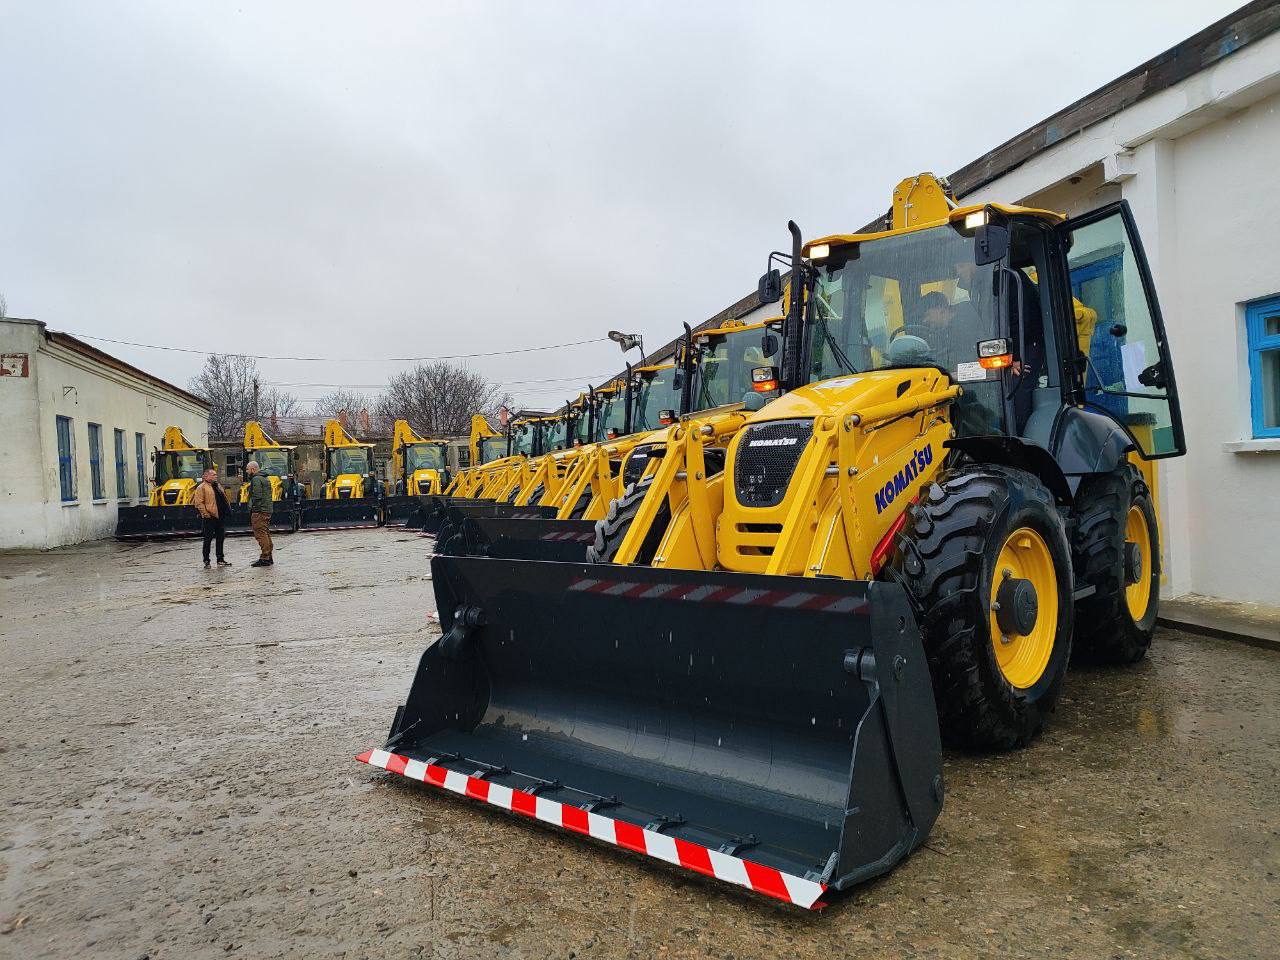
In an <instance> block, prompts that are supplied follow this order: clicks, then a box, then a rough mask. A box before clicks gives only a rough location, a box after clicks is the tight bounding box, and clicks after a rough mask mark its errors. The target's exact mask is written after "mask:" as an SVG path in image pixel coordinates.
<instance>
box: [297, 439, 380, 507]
mask: <svg viewBox="0 0 1280 960" xmlns="http://www.w3.org/2000/svg"><path fill="white" fill-rule="evenodd" d="M373 448H374V445H373V444H372V443H361V442H360V441H359V440H357V439H355V438H354V437H352V436H351V435H350V434H348V433H347V431H346V430H345V429H343V426H342V422H341V421H339V420H329V421H327V422H326V423H325V425H324V477H325V479H324V486H323V494H322V496H321V497H320V498H318V499H315V500H304V501H303V503H302V518H301V522H300V526H301V528H302V529H304V530H342V529H348V528H351V527H376V526H378V525H379V524H380V523H381V522H382V501H381V498H382V489H381V485H380V484H379V482H378V477H377V473H376V472H375V470H374V462H373Z"/></svg>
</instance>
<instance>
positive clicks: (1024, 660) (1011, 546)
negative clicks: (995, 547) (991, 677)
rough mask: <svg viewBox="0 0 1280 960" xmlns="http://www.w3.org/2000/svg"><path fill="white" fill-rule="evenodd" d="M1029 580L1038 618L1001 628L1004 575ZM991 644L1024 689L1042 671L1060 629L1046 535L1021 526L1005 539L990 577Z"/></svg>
mask: <svg viewBox="0 0 1280 960" xmlns="http://www.w3.org/2000/svg"><path fill="white" fill-rule="evenodd" d="M1010 579H1014V580H1026V581H1028V582H1029V583H1030V584H1031V586H1032V587H1034V588H1035V592H1036V601H1037V608H1036V612H1035V620H1034V623H1033V624H1032V625H1031V627H1030V629H1029V630H1028V631H1027V632H1026V633H1021V632H1019V631H1017V630H1001V628H1000V622H999V619H998V612H999V603H998V602H997V599H996V598H997V597H998V595H999V593H1000V587H1001V585H1002V584H1003V583H1004V582H1005V581H1006V580H1010ZM990 596H991V645H992V646H993V647H994V648H995V652H996V663H998V664H999V665H1000V672H1001V673H1003V674H1004V677H1005V679H1006V680H1008V681H1009V683H1010V684H1012V685H1013V686H1015V687H1018V688H1019V689H1022V690H1025V689H1027V688H1028V687H1032V686H1035V684H1036V682H1037V681H1038V680H1039V679H1040V678H1041V677H1042V676H1043V675H1044V670H1045V667H1047V666H1048V665H1049V657H1050V656H1052V654H1053V644H1054V641H1055V640H1056V639H1057V632H1058V577H1057V572H1056V571H1055V570H1054V567H1053V555H1052V554H1050V553H1049V546H1048V544H1046V543H1045V542H1044V538H1043V537H1041V536H1040V534H1038V533H1036V532H1035V531H1034V530H1032V529H1031V528H1030V527H1019V528H1018V529H1017V530H1015V531H1013V533H1011V534H1009V537H1008V538H1007V539H1006V540H1005V542H1004V545H1003V546H1002V547H1001V548H1000V554H999V556H998V557H997V558H996V565H995V569H994V570H993V571H992V576H991V594H990Z"/></svg>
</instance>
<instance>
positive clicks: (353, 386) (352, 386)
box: [262, 374, 600, 390]
mask: <svg viewBox="0 0 1280 960" xmlns="http://www.w3.org/2000/svg"><path fill="white" fill-rule="evenodd" d="M599 378H600V375H599V374H594V375H587V376H580V377H545V378H542V379H538V380H495V381H493V382H494V383H495V384H496V385H498V386H500V387H507V386H512V385H514V384H522V383H565V382H572V381H577V380H581V381H582V382H583V383H590V382H592V381H593V380H596V379H599ZM262 385H263V386H264V387H342V388H344V389H347V390H382V389H384V388H385V387H386V386H387V384H386V383H385V382H383V383H285V382H283V381H279V380H265V381H263V384H262Z"/></svg>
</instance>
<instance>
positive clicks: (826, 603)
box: [569, 577, 867, 613]
mask: <svg viewBox="0 0 1280 960" xmlns="http://www.w3.org/2000/svg"><path fill="white" fill-rule="evenodd" d="M569 589H570V590H574V591H578V592H580V593H601V594H605V595H607V596H612V597H631V598H633V599H637V600H657V599H662V600H688V601H690V602H691V603H732V604H735V605H739V606H753V607H783V608H785V609H789V610H824V611H827V612H829V613H861V612H864V611H865V610H866V607H867V602H866V601H865V600H862V599H860V598H858V597H831V596H825V595H823V594H819V593H806V592H805V591H803V590H744V589H743V588H742V587H717V586H714V585H711V584H696V583H628V582H627V581H625V580H595V579H591V578H588V577H583V578H581V579H578V580H575V581H573V583H571V584H569Z"/></svg>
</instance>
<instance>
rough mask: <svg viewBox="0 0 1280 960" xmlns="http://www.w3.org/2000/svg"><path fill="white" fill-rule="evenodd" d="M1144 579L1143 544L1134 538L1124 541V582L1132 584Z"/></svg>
mask: <svg viewBox="0 0 1280 960" xmlns="http://www.w3.org/2000/svg"><path fill="white" fill-rule="evenodd" d="M1141 579H1142V546H1141V545H1140V544H1137V543H1134V542H1133V541H1132V540H1126V541H1125V542H1124V582H1125V583H1126V584H1129V585H1132V584H1135V583H1137V582H1138V581H1139V580H1141Z"/></svg>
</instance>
